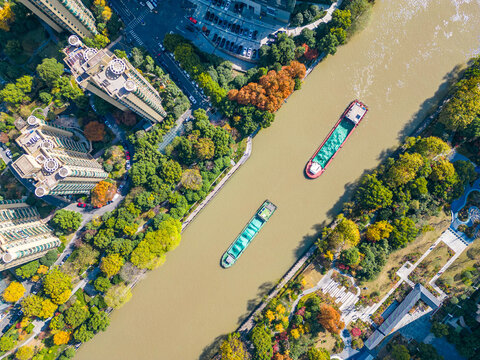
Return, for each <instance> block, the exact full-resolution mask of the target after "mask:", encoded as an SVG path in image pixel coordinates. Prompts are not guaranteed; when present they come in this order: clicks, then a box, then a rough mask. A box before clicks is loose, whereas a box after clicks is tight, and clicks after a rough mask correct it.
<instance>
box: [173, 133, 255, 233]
mask: <svg viewBox="0 0 480 360" xmlns="http://www.w3.org/2000/svg"><path fill="white" fill-rule="evenodd" d="M251 154H252V137H251V136H249V137H248V138H247V147H246V149H245V152H244V153H243V156H242V158H241V159H240V160H239V161H238V162H237V163H236V164H235V166H233V167H232V168H231V169H230V171H229V172H228V173H227V175H225V177H224V178H223V179H222V180H220V182H219V183H218V184H217V186H215V188H214V189H213V191H211V192H210V193H209V194H208V195H207V197H206V198H205V199H204V200H203V201H202V202H201V203H200V205H198V207H197V208H196V209H195V210H194V211H193V212H192V213H191V214H190V215H188V216H187V218H186V219H185V221H184V222H183V223H182V232H183V230H185V228H186V227H187V226H188V224H190V222H192V220H193V219H194V218H195V216H197V215H198V214H199V213H200V211H202V209H203V208H204V207H205V206H206V205H207V204H208V203H209V202H210V200H212V199H213V198H214V197H215V195H217V192H219V191H220V189H221V188H222V187H223V185H225V183H226V182H227V181H228V179H230V177H231V176H232V175H233V174H234V173H235V171H237V170H238V168H239V167H240V166H242V165H243V164H244V163H245V162H246V161H247V160H248V158H249V157H250V155H251Z"/></svg>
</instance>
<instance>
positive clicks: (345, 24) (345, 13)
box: [331, 9, 352, 30]
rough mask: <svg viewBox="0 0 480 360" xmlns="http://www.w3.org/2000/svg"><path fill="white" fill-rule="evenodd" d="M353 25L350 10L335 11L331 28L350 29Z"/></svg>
mask: <svg viewBox="0 0 480 360" xmlns="http://www.w3.org/2000/svg"><path fill="white" fill-rule="evenodd" d="M351 25H352V13H351V12H350V10H339V9H337V10H335V11H334V12H333V14H332V20H331V26H332V27H336V28H342V29H345V30H346V29H348V28H349V27H350V26H351Z"/></svg>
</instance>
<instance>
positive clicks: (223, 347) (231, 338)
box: [220, 333, 249, 360]
mask: <svg viewBox="0 0 480 360" xmlns="http://www.w3.org/2000/svg"><path fill="white" fill-rule="evenodd" d="M248 358H249V357H248V352H247V350H246V349H245V346H244V344H243V342H242V341H241V340H240V335H239V334H238V333H233V334H229V335H228V338H227V339H226V340H223V341H222V343H221V344H220V359H221V360H247V359H248Z"/></svg>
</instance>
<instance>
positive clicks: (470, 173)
mask: <svg viewBox="0 0 480 360" xmlns="http://www.w3.org/2000/svg"><path fill="white" fill-rule="evenodd" d="M453 167H454V168H455V172H456V173H457V175H458V178H459V180H460V181H461V182H462V183H463V185H464V186H467V185H471V184H472V183H473V182H474V181H475V179H476V178H477V172H476V171H475V166H473V164H472V163H471V162H470V161H464V160H458V161H455V162H454V163H453Z"/></svg>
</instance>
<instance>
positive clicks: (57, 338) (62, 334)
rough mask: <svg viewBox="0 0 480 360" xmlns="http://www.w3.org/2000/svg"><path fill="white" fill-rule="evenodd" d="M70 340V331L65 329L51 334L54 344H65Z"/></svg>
mask: <svg viewBox="0 0 480 360" xmlns="http://www.w3.org/2000/svg"><path fill="white" fill-rule="evenodd" d="M69 341H70V333H69V332H66V331H59V332H57V333H56V334H55V335H53V342H54V343H55V345H63V344H67V343H68V342H69Z"/></svg>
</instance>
